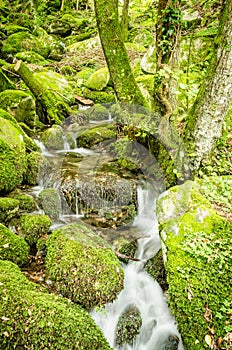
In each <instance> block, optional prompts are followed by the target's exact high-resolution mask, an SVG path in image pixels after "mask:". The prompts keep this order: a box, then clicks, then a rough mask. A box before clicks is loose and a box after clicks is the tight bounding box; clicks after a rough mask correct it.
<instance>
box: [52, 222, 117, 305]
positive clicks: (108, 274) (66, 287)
mask: <svg viewBox="0 0 232 350" xmlns="http://www.w3.org/2000/svg"><path fill="white" fill-rule="evenodd" d="M46 267H47V271H48V274H49V276H50V278H51V279H52V280H54V281H55V286H56V289H57V290H58V291H59V292H60V293H61V294H62V295H64V296H65V297H68V298H69V299H71V300H72V301H74V302H76V303H78V304H81V305H83V306H84V307H85V308H87V309H91V308H93V307H94V306H96V305H103V304H106V303H108V302H111V301H113V300H114V299H115V298H116V297H117V295H118V293H119V292H120V291H121V290H122V288H123V277H124V274H123V270H122V268H121V266H120V262H119V260H118V259H117V257H116V255H115V253H114V252H113V251H112V250H111V248H110V247H109V246H108V245H107V244H106V243H105V242H104V241H103V240H102V239H101V238H100V237H98V236H96V234H95V233H94V232H93V231H92V230H91V229H89V228H87V227H86V226H84V225H82V224H70V225H66V226H63V227H61V228H60V229H58V230H55V231H53V232H52V234H51V235H50V236H49V238H48V242H47V256H46Z"/></svg>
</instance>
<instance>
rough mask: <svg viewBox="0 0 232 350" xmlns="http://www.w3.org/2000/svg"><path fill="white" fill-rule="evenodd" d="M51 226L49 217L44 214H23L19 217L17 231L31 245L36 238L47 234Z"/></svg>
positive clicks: (35, 241)
mask: <svg viewBox="0 0 232 350" xmlns="http://www.w3.org/2000/svg"><path fill="white" fill-rule="evenodd" d="M50 226H51V219H50V218H49V216H47V215H44V214H23V215H22V216H21V217H20V222H19V228H18V230H19V233H20V235H21V236H22V237H24V239H25V241H26V242H27V243H28V244H29V245H30V246H32V245H33V244H36V243H37V241H38V239H39V238H41V237H43V236H45V235H47V234H48V232H49V228H50Z"/></svg>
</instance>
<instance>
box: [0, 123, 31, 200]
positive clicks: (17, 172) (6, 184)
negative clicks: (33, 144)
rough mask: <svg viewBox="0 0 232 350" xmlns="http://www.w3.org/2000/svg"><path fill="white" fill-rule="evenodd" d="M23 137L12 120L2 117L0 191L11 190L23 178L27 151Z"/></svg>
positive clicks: (0, 132)
mask: <svg viewBox="0 0 232 350" xmlns="http://www.w3.org/2000/svg"><path fill="white" fill-rule="evenodd" d="M22 137H23V135H22V133H20V132H19V130H18V129H17V128H16V127H15V126H14V125H13V123H12V122H11V121H9V120H6V119H3V118H1V117H0V169H1V178H0V193H1V192H4V193H5V192H10V191H11V190H13V189H14V188H15V187H16V186H17V185H19V184H20V183H21V182H22V180H23V174H24V173H25V171H26V152H25V145H24V142H23V141H22Z"/></svg>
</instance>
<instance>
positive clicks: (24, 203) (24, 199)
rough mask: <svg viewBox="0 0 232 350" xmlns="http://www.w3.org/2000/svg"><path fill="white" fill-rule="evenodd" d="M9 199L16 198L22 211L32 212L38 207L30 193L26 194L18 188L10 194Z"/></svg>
mask: <svg viewBox="0 0 232 350" xmlns="http://www.w3.org/2000/svg"><path fill="white" fill-rule="evenodd" d="M8 197H10V198H9V199H14V200H17V201H18V202H19V210H20V212H28V213H30V212H32V211H34V210H36V209H37V204H36V201H35V199H34V198H33V197H32V196H30V195H29V194H25V193H23V192H22V191H20V190H18V189H16V190H15V191H13V192H11V193H10V194H9V196H8Z"/></svg>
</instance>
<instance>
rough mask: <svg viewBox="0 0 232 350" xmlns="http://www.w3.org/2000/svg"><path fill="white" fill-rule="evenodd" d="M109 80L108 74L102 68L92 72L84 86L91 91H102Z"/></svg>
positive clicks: (105, 69) (107, 71) (106, 70)
mask: <svg viewBox="0 0 232 350" xmlns="http://www.w3.org/2000/svg"><path fill="white" fill-rule="evenodd" d="M109 80H110V74H109V70H108V68H107V67H103V68H100V69H98V70H97V71H96V72H94V73H93V74H92V75H91V76H90V77H89V79H88V80H87V81H86V82H85V84H84V85H85V86H86V87H87V88H89V89H91V90H99V91H101V90H103V89H104V88H105V87H106V85H107V84H108V82H109Z"/></svg>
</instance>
